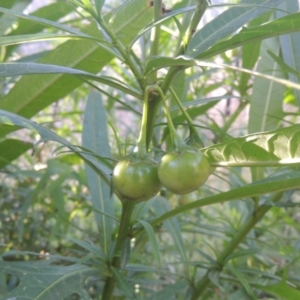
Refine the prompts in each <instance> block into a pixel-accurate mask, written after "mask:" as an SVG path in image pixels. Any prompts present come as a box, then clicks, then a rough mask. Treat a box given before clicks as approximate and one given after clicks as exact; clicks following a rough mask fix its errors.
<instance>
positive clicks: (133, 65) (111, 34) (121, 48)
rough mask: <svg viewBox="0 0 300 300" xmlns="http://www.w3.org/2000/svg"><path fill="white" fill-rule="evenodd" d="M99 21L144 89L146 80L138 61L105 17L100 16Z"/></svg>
mask: <svg viewBox="0 0 300 300" xmlns="http://www.w3.org/2000/svg"><path fill="white" fill-rule="evenodd" d="M96 20H97V22H98V23H99V24H100V26H101V27H102V28H103V29H104V31H105V32H106V33H107V35H108V36H109V37H110V39H111V40H112V42H113V44H114V45H115V46H116V48H117V49H118V51H119V52H120V54H121V55H122V57H123V59H124V62H125V64H126V65H127V66H128V67H129V68H130V70H131V72H132V73H133V75H134V76H135V78H136V80H137V81H138V83H139V85H140V88H141V89H142V90H144V87H145V85H146V84H145V80H144V77H143V75H142V72H141V71H140V70H139V69H138V68H137V65H136V63H135V62H134V60H133V59H132V57H131V56H130V55H129V54H128V52H127V51H126V48H125V46H124V45H123V44H122V42H121V41H120V40H119V39H118V38H117V37H116V36H115V34H114V32H113V31H112V30H111V29H110V28H109V27H108V26H107V24H106V23H105V21H104V20H103V18H101V17H98V18H97V19H96Z"/></svg>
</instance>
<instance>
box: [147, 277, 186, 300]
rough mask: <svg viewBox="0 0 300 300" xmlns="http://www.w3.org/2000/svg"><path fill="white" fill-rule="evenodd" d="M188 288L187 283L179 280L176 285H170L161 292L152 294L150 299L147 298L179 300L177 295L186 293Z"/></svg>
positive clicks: (151, 299) (152, 299)
mask: <svg viewBox="0 0 300 300" xmlns="http://www.w3.org/2000/svg"><path fill="white" fill-rule="evenodd" d="M186 288H187V282H186V281H184V280H179V281H177V282H176V283H174V284H170V285H168V286H167V287H165V288H163V289H162V290H160V291H159V292H156V293H155V294H152V295H151V296H150V297H148V298H147V300H162V299H166V300H167V299H168V300H173V299H177V298H176V295H177V294H181V295H182V291H184V290H185V289H186Z"/></svg>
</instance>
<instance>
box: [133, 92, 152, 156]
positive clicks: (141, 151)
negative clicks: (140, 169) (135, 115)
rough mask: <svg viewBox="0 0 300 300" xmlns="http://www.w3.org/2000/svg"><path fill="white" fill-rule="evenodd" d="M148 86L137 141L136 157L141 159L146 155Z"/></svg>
mask: <svg viewBox="0 0 300 300" xmlns="http://www.w3.org/2000/svg"><path fill="white" fill-rule="evenodd" d="M150 89H151V88H150V87H149V86H148V87H146V89H145V94H144V105H143V117H142V124H141V131H140V136H139V139H138V143H137V149H136V150H137V151H136V152H137V157H139V158H141V159H143V158H145V157H146V156H147V146H146V140H147V119H148V97H149V92H150Z"/></svg>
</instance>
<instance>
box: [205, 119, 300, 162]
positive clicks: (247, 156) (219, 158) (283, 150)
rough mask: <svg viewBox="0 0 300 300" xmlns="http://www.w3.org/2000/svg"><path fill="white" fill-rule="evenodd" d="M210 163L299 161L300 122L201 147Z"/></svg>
mask: <svg viewBox="0 0 300 300" xmlns="http://www.w3.org/2000/svg"><path fill="white" fill-rule="evenodd" d="M203 152H204V154H205V155H206V156H207V157H208V159H209V161H210V163H211V165H212V166H228V167H236V166H242V167H247V166H248V167H249V166H257V167H259V166H270V167H272V166H274V167H275V166H280V165H291V164H300V124H297V125H293V126H290V127H286V128H280V129H277V130H274V131H269V132H264V133H257V134H250V135H247V136H244V137H239V138H233V139H230V140H229V141H226V142H224V143H221V144H217V145H213V146H210V147H208V148H204V149H203Z"/></svg>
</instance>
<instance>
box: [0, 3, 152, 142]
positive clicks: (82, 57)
mask: <svg viewBox="0 0 300 300" xmlns="http://www.w3.org/2000/svg"><path fill="white" fill-rule="evenodd" d="M148 4H149V1H148V0H132V1H129V2H126V7H125V8H124V9H123V10H122V11H120V12H119V13H118V14H117V17H116V18H115V21H114V22H113V23H112V24H110V26H111V29H112V30H113V31H114V32H115V34H117V35H121V36H122V39H121V40H122V42H123V43H124V44H125V45H126V44H127V43H129V42H130V41H131V40H132V39H133V37H134V36H135V34H136V33H137V32H138V31H139V30H140V29H141V28H143V26H145V25H146V24H148V23H149V22H150V21H151V18H152V8H150V7H149V6H148ZM110 16H111V14H108V15H106V16H105V17H104V19H105V20H109V18H110ZM124 20H125V21H124ZM35 24H36V23H35ZM84 31H85V32H86V33H87V35H89V36H95V37H99V39H102V38H103V36H102V35H101V34H100V33H99V29H98V28H97V26H96V25H95V24H94V23H92V24H91V25H88V26H86V27H85V29H84ZM113 57H114V55H113V54H112V52H107V51H106V50H104V49H102V48H99V46H98V45H97V43H95V42H91V41H80V40H72V41H67V42H65V43H64V44H62V45H60V46H58V47H56V48H55V49H54V50H53V51H51V52H50V53H49V54H47V55H45V56H44V57H43V58H42V59H40V61H39V63H43V64H51V65H60V66H65V67H70V68H74V69H80V70H83V71H86V72H90V73H94V74H96V73H98V72H99V71H100V70H101V69H102V68H103V66H105V65H106V64H107V63H108V62H110V61H111V60H112V59H113ZM91 61H92V62H93V63H91ZM81 84H82V81H81V80H80V79H78V78H76V77H70V76H67V75H61V74H54V75H44V76H40V75H32V76H25V77H22V78H21V79H20V80H19V81H18V82H17V83H16V84H15V85H14V87H13V88H12V89H11V90H10V92H9V93H8V94H7V95H5V96H4V97H3V98H2V99H1V100H0V109H4V110H8V111H11V112H14V113H17V114H20V115H22V116H24V117H27V118H30V117H32V116H33V115H34V114H36V113H37V112H39V111H40V110H42V109H44V108H45V107H47V106H48V105H50V104H51V103H53V102H55V101H57V100H59V99H61V98H62V97H64V96H66V95H67V94H69V93H70V92H71V91H72V90H74V89H75V88H77V87H78V86H80V85H81ZM13 130H15V128H12V127H8V126H5V127H4V126H1V130H0V136H4V135H5V134H7V133H8V132H11V131H13Z"/></svg>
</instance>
